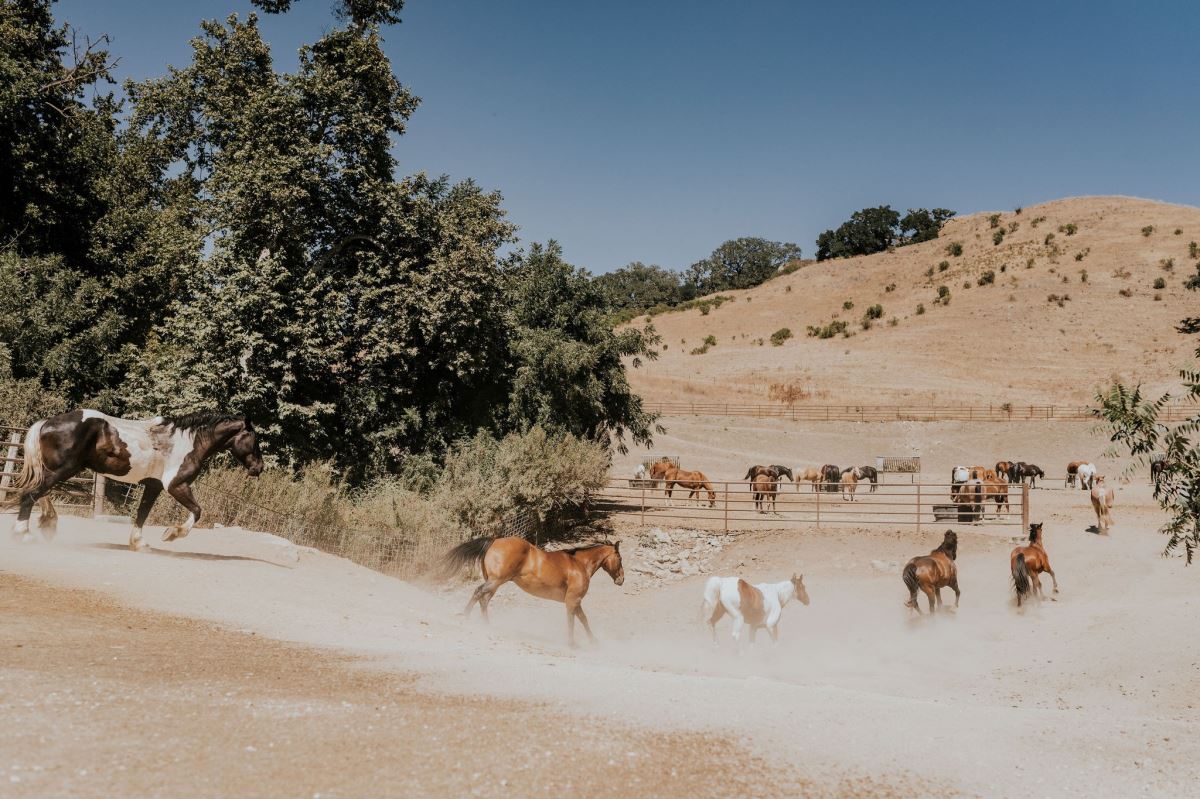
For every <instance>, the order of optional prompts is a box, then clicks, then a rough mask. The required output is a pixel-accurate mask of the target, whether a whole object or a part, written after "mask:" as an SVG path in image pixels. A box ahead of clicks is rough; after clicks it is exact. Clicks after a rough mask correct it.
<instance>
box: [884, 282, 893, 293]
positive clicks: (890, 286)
mask: <svg viewBox="0 0 1200 799" xmlns="http://www.w3.org/2000/svg"><path fill="white" fill-rule="evenodd" d="M895 290H896V284H895V283H888V284H887V285H886V286H884V287H883V293H884V294H891V293H892V292H893V291H895Z"/></svg>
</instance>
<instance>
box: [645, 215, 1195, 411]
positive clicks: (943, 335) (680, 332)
mask: <svg viewBox="0 0 1200 799" xmlns="http://www.w3.org/2000/svg"><path fill="white" fill-rule="evenodd" d="M991 216H992V214H991V213H979V214H972V215H970V216H965V217H962V218H959V219H955V220H952V221H951V222H949V223H948V224H947V225H946V226H945V227H944V228H943V230H942V233H941V237H940V238H938V239H937V240H935V241H930V242H924V243H922V244H914V245H911V246H907V247H901V248H898V249H896V250H895V251H894V252H888V253H879V254H877V255H871V256H865V257H859V258H852V259H846V260H836V261H827V262H823V263H811V264H808V265H807V266H805V267H803V268H801V269H799V270H798V271H796V272H793V273H791V274H788V275H782V276H779V277H776V278H775V279H773V280H770V281H768V282H767V283H765V284H763V285H761V286H758V287H756V288H753V289H749V290H745V291H727V292H723V293H724V294H726V295H728V296H731V297H733V300H732V301H730V302H726V303H724V304H722V305H721V306H720V307H717V308H714V309H711V310H710V312H709V313H707V314H703V313H701V311H700V310H698V309H693V310H689V311H685V312H676V313H667V314H662V315H659V316H655V317H654V320H653V321H654V324H655V326H656V328H657V329H658V331H659V332H660V333H661V334H662V336H663V339H664V343H665V345H666V351H665V352H663V354H662V357H660V358H659V359H658V360H657V361H656V362H651V363H649V364H646V365H644V366H643V367H642V368H641V369H637V370H631V372H630V374H631V381H632V383H633V385H634V387H635V388H636V389H637V390H638V391H639V392H640V393H641V394H642V395H643V396H644V397H645V398H646V399H647V400H649V401H651V402H656V401H670V400H687V401H694V402H701V401H725V402H729V401H740V402H762V403H766V402H768V401H769V397H768V395H769V391H770V387H771V385H772V384H799V385H800V386H802V387H803V388H804V390H805V391H806V392H807V393H808V396H807V397H806V399H807V400H808V401H810V402H815V403H837V404H842V403H857V404H873V403H879V404H892V403H902V404H927V403H937V404H959V403H963V404H978V403H984V404H987V403H997V404H998V403H1004V402H1013V403H1017V404H1080V403H1087V402H1088V401H1090V400H1091V399H1092V397H1093V394H1094V391H1095V389H1096V387H1097V386H1099V385H1103V384H1107V383H1108V382H1109V381H1110V380H1111V379H1112V378H1114V377H1120V378H1121V379H1123V380H1126V381H1141V382H1143V383H1144V384H1145V385H1146V386H1147V387H1149V388H1151V389H1153V390H1155V391H1157V390H1162V389H1168V388H1173V387H1175V386H1177V385H1178V382H1177V379H1176V374H1177V370H1178V368H1179V367H1180V366H1181V365H1185V364H1187V363H1188V362H1189V360H1190V356H1191V353H1192V350H1193V349H1194V347H1195V340H1194V338H1192V339H1189V337H1188V336H1185V335H1183V334H1181V333H1178V332H1176V330H1175V324H1177V323H1178V320H1179V319H1180V318H1181V317H1183V316H1185V315H1188V313H1189V312H1190V314H1191V315H1195V313H1196V310H1197V307H1198V306H1200V295H1197V294H1196V293H1195V292H1189V291H1187V290H1186V289H1184V287H1183V284H1184V281H1185V280H1186V279H1187V277H1188V276H1189V275H1191V274H1194V272H1195V270H1196V264H1197V261H1196V260H1195V259H1194V258H1193V257H1191V253H1190V252H1189V243H1190V242H1192V241H1200V208H1193V207H1189V206H1179V205H1168V204H1165V203H1159V202H1153V201H1149V200H1140V199H1134V198H1128V197H1081V198H1076V199H1067V200H1057V201H1054V202H1049V203H1045V204H1042V205H1037V206H1032V207H1027V208H1024V209H1022V210H1021V211H1020V213H1016V212H1014V211H1013V210H1008V211H1004V212H1002V213H1000V215H999V220H998V225H997V226H996V227H992V226H991V223H992V219H990V217H991ZM1071 225H1073V226H1074V228H1073V229H1074V232H1073V233H1072V232H1070V231H1071V228H1070V227H1068V226H1071ZM998 230H1003V231H1004V236H1003V240H1002V241H1001V242H1000V243H999V244H996V243H993V237H994V236H995V234H996V232H997V231H998ZM952 242H959V243H961V245H962V255H961V256H957V257H956V256H954V255H951V254H950V253H949V252H948V248H949V245H951V243H952ZM943 261H944V262H948V264H949V266H948V268H944V271H940V270H939V265H940V264H941V262H943ZM930 269H932V270H933V274H932V276H930V275H929V274H928V272H929V270H930ZM988 272H991V273H993V274H994V280H993V282H991V283H990V284H989V283H986V282H984V283H983V284H982V285H981V284H980V281H981V278H984V276H985V275H986V274H987V273H988ZM1157 278H1162V279H1163V280H1164V281H1165V284H1166V285H1165V287H1164V288H1161V289H1155V288H1154V284H1155V280H1156V279H1157ZM984 279H985V281H986V278H984ZM940 286H946V287H947V288H948V289H949V291H950V302H949V303H948V304H940V303H935V299H936V298H937V296H938V288H939V287H940ZM1051 295H1057V296H1058V297H1063V296H1066V297H1069V299H1066V300H1061V301H1055V300H1053V299H1051ZM847 300H849V301H851V302H853V303H854V306H853V308H852V309H851V310H844V309H843V303H844V302H845V301H847ZM876 304H878V305H881V306H882V307H883V317H882V319H879V320H877V321H875V322H874V323H873V325H872V327H871V329H869V330H865V329H863V326H862V319H863V315H864V313H865V311H866V310H867V308H868V307H869V306H872V305H876ZM921 305H923V306H924V313H919V311H918V306H921ZM834 320H841V321H845V322H847V323H848V324H849V330H848V333H849V334H850V335H849V337H845V336H843V335H837V336H835V337H833V338H829V339H819V338H815V337H809V336H807V335H806V328H807V327H808V326H810V325H814V326H824V325H827V324H828V323H829V322H831V321H834ZM893 320H894V321H893ZM641 321H643V320H642V319H639V320H635V323H639V322H641ZM784 327H786V328H790V329H791V331H792V333H793V335H794V337H793V338H792V339H790V340H787V341H785V342H784V343H783V344H782V345H781V346H773V345H772V343H771V334H772V333H774V332H775V331H777V330H779V329H781V328H784ZM707 336H714V337H715V338H716V342H717V343H716V345H715V346H710V347H709V348H708V351H707V352H705V353H704V354H691V353H692V351H693V350H695V349H697V348H699V347H701V346H702V345H703V340H704V339H705V337H707Z"/></svg>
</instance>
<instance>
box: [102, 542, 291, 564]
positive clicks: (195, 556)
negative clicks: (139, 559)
mask: <svg viewBox="0 0 1200 799" xmlns="http://www.w3.org/2000/svg"><path fill="white" fill-rule="evenodd" d="M88 546H89V547H91V548H92V549H108V550H114V551H121V552H129V551H130V549H129V547H128V546H127V545H125V544H89V545H88ZM139 554H150V555H160V556H162V557H164V558H186V559H189V560H243V561H248V562H250V563H265V564H267V565H268V566H275V567H276V568H279V569H291V568H294V567H292V566H287V565H285V564H282V563H276V562H275V561H273V560H264V559H263V558H252V557H249V556H248V555H216V554H212V553H209V552H174V551H172V550H169V549H155V548H154V547H151V546H148V547H146V549H143V550H141V552H140V553H139Z"/></svg>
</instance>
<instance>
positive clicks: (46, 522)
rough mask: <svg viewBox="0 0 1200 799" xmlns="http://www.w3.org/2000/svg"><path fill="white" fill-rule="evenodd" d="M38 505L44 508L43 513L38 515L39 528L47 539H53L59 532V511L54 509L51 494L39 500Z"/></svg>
mask: <svg viewBox="0 0 1200 799" xmlns="http://www.w3.org/2000/svg"><path fill="white" fill-rule="evenodd" d="M38 506H39V507H40V508H41V509H42V515H41V516H39V517H38V530H39V531H40V532H41V534H42V537H43V538H45V539H46V540H47V541H53V540H54V536H55V535H57V534H58V511H56V510H55V509H54V503H53V502H51V501H50V495H49V494H46V495H45V496H43V497H42V498H41V499H39V500H38Z"/></svg>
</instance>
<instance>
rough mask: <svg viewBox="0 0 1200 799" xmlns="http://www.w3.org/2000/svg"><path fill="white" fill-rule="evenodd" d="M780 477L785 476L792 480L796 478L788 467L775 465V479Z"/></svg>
mask: <svg viewBox="0 0 1200 799" xmlns="http://www.w3.org/2000/svg"><path fill="white" fill-rule="evenodd" d="M780 477H786V478H787V479H789V480H792V481H795V479H796V478H794V477H792V470H791V469H789V468H788V467H786V466H776V467H775V479H777V480H778V479H779V478H780Z"/></svg>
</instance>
